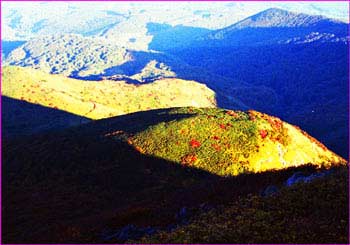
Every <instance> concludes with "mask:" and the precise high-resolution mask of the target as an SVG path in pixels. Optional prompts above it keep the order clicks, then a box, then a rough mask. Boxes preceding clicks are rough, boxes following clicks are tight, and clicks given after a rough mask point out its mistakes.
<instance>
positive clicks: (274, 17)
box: [232, 8, 329, 28]
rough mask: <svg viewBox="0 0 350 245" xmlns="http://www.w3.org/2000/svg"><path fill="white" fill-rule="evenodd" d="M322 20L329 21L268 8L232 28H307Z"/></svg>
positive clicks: (321, 17) (318, 16)
mask: <svg viewBox="0 0 350 245" xmlns="http://www.w3.org/2000/svg"><path fill="white" fill-rule="evenodd" d="M322 20H329V19H327V18H325V17H323V16H320V15H317V16H312V15H307V14H302V13H296V12H290V11H287V10H283V9H279V8H269V9H266V10H264V11H262V12H259V13H257V14H255V15H253V16H250V17H248V18H246V19H244V20H242V21H240V22H238V23H236V24H234V25H233V26H232V27H234V28H245V27H307V26H312V25H315V24H317V23H319V22H320V21H322Z"/></svg>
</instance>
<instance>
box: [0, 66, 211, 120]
mask: <svg viewBox="0 0 350 245" xmlns="http://www.w3.org/2000/svg"><path fill="white" fill-rule="evenodd" d="M2 95H3V96H7V97H9V98H12V99H17V100H21V101H26V102H28V103H32V104H36V105H41V106H44V107H47V108H52V109H57V110H62V111H65V112H68V113H72V114H75V115H78V116H81V117H86V118H91V119H100V118H106V117H112V116H116V115H122V114H127V113H131V112H136V111H143V110H150V109H156V108H167V107H171V106H174V107H176V106H199V107H214V106H215V105H216V102H215V93H214V92H213V91H212V90H210V89H209V88H207V87H206V86H205V85H203V84H199V83H197V82H195V81H186V80H181V79H177V78H164V79H160V80H156V81H154V82H152V83H146V84H142V83H141V82H138V83H136V84H135V83H130V82H128V81H118V82H116V81H112V80H103V81H99V82H90V81H82V80H76V79H71V78H66V77H64V76H62V75H51V74H47V73H45V72H42V71H39V70H34V69H30V68H22V67H11V66H9V67H4V68H3V80H2ZM3 110H4V111H10V110H11V108H4V107H3ZM28 120H30V118H28ZM12 123H22V122H12Z"/></svg>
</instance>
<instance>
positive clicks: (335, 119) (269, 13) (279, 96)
mask: <svg viewBox="0 0 350 245" xmlns="http://www.w3.org/2000/svg"><path fill="white" fill-rule="evenodd" d="M347 28H348V24H345V23H343V22H339V21H336V20H332V19H329V18H325V17H322V16H310V15H305V14H297V13H292V12H288V11H284V10H280V9H275V8H274V9H268V10H266V11H263V12H261V13H258V14H256V15H254V16H251V17H249V18H246V19H244V20H242V21H240V22H238V23H236V24H234V25H232V26H229V27H227V28H223V29H220V30H216V31H213V32H211V33H209V34H207V35H204V36H201V37H200V38H198V39H197V40H196V41H194V42H192V43H191V44H190V45H187V46H184V47H182V48H174V49H169V50H168V51H167V52H168V53H172V54H173V55H176V56H177V57H179V58H181V59H182V60H183V61H184V62H186V63H188V64H189V65H192V66H197V67H200V68H202V69H206V70H207V71H208V72H211V73H215V74H217V75H220V76H225V77H230V78H235V79H236V81H243V83H244V84H249V86H252V87H258V86H262V87H267V88H269V89H272V90H273V91H274V93H273V95H274V96H275V97H274V98H271V97H269V96H267V97H266V98H265V99H261V97H260V99H256V98H255V97H254V96H252V95H253V94H252V93H251V91H249V93H247V92H244V91H242V90H240V89H238V88H237V87H239V86H237V84H230V83H222V86H223V88H222V89H223V90H224V91H226V92H227V94H230V96H233V97H235V98H236V99H239V100H241V101H242V102H243V103H244V104H247V105H250V106H251V107H252V108H256V109H258V110H259V109H261V110H264V111H266V112H268V113H271V114H275V115H278V116H280V117H282V118H283V119H284V120H287V121H290V122H292V123H295V124H297V125H299V126H301V127H302V128H303V129H305V130H307V131H308V132H310V133H311V134H312V135H313V136H315V137H317V138H319V139H321V140H322V141H323V142H325V143H326V145H327V146H329V147H330V148H331V149H333V150H334V151H336V152H338V153H339V154H342V155H343V156H347V154H348V153H347V152H348V143H347V142H348V139H347V135H348V117H347V115H348V108H347V106H346V105H347V91H348V77H349V73H348V69H347V65H346V64H348V58H347V50H348V41H347V35H348V34H347ZM246 91H247V90H246ZM256 94H259V93H256ZM267 101H268V102H267ZM271 101H273V102H272V103H271Z"/></svg>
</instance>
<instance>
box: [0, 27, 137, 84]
mask: <svg viewBox="0 0 350 245" xmlns="http://www.w3.org/2000/svg"><path fill="white" fill-rule="evenodd" d="M131 59H132V56H131V54H130V52H128V50H126V49H125V48H121V47H118V46H116V45H113V44H110V43H107V42H106V41H104V40H101V39H98V38H97V39H96V38H95V39H93V38H88V37H83V36H81V35H74V34H62V35H47V36H42V37H38V38H33V39H31V40H29V41H28V42H26V43H24V44H23V45H21V46H20V47H18V48H17V49H15V50H13V51H12V52H11V53H10V54H9V55H8V57H7V59H6V60H5V64H6V65H16V66H24V67H26V66H29V67H32V68H36V69H41V70H43V71H45V72H47V73H53V74H63V75H66V76H77V77H86V76H89V75H96V74H101V73H103V71H104V70H105V69H107V68H110V67H113V66H118V65H121V64H123V63H125V62H127V61H130V60H131Z"/></svg>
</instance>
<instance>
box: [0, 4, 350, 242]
mask: <svg viewBox="0 0 350 245" xmlns="http://www.w3.org/2000/svg"><path fill="white" fill-rule="evenodd" d="M103 1H104V2H348V14H349V16H348V17H349V19H348V23H347V24H348V37H349V36H350V24H349V23H350V2H349V1H348V0H317V1H315V0H284V1H281V0H268V1H264V0H244V1H227V0H214V1H211V0H190V1H188V0H176V1H165V0H152V1H149V0H130V1H125V0H103ZM2 2H101V1H97V0H68V1H64V0H50V1H42V0H0V16H2V14H1V12H2ZM1 22H2V21H1V18H0V27H1V24H2V23H1ZM0 29H1V33H0V41H1V42H0V49H1V50H2V38H1V37H2V28H0ZM347 55H348V60H350V46H349V45H348V54H347ZM0 64H1V66H0V72H1V77H0V93H1V95H2V57H0ZM349 74H350V62H349V63H348V119H349V120H350V114H349V110H350V95H349V94H350V76H349ZM0 137H1V138H0V208H1V209H0V244H3V243H2V96H0ZM349 140H350V130H349V135H348V141H349ZM348 152H350V144H349V148H348ZM348 160H349V161H350V154H349V158H348ZM348 176H350V167H348ZM348 180H349V185H348V191H349V196H350V178H348ZM349 205H350V202H349ZM348 213H349V220H350V212H348ZM348 229H349V231H348V232H349V233H348V234H350V226H349V227H348ZM68 245H75V244H68ZM267 245H269V244H267Z"/></svg>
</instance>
